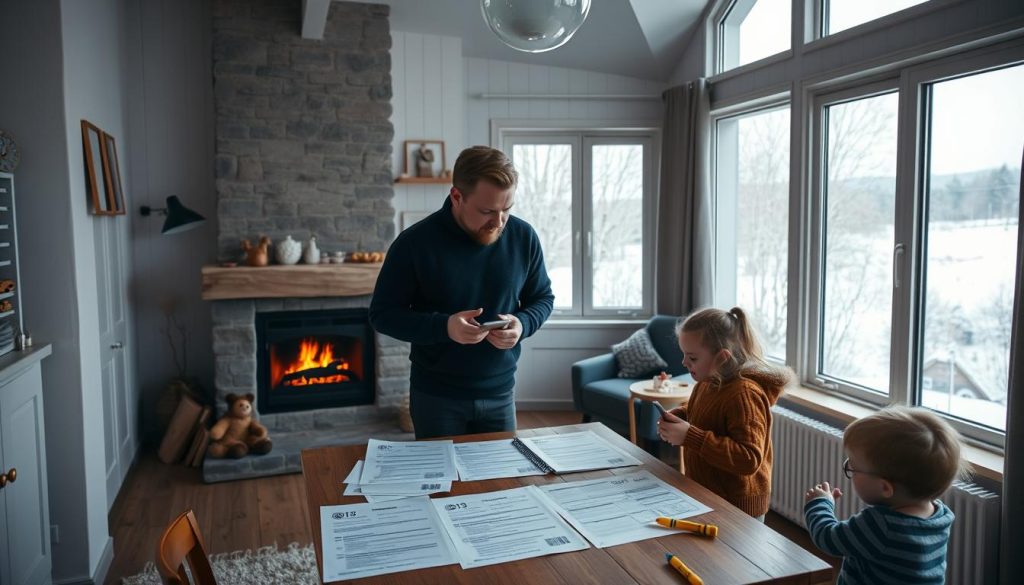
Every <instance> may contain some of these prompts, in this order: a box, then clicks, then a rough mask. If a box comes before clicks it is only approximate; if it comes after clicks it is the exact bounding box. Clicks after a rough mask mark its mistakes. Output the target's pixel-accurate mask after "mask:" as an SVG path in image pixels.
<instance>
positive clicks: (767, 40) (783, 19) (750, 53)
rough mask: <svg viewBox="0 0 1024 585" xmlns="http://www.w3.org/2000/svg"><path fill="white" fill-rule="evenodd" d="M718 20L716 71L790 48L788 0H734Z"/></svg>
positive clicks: (732, 67)
mask: <svg viewBox="0 0 1024 585" xmlns="http://www.w3.org/2000/svg"><path fill="white" fill-rule="evenodd" d="M724 6H725V8H724V10H723V11H722V13H721V16H720V17H719V18H718V19H717V20H716V23H717V29H718V30H717V38H718V42H717V46H718V62H717V66H716V68H715V71H716V73H722V72H723V71H728V70H730V69H735V68H736V67H740V66H742V65H746V64H747V63H753V62H754V61H758V60H760V59H764V58H765V57H770V56H772V55H775V54H777V53H781V52H783V51H786V50H787V49H789V48H790V43H791V40H790V21H791V19H792V4H791V2H790V0H735V1H734V2H732V3H727V4H725V5H724Z"/></svg>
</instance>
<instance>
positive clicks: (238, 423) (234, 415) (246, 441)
mask: <svg viewBox="0 0 1024 585" xmlns="http://www.w3.org/2000/svg"><path fill="white" fill-rule="evenodd" d="M255 399H256V397H255V396H253V395H252V393H249V394H245V395H242V396H239V395H237V394H228V395H227V396H226V397H225V400H226V401H227V403H228V410H227V412H225V413H224V416H222V417H221V418H220V420H219V421H217V424H215V425H213V428H212V429H210V447H209V448H208V449H207V454H209V455H210V456H211V457H216V458H222V457H233V458H235V459H238V458H241V457H245V456H246V455H247V454H248V453H253V454H255V455H264V454H266V453H270V449H271V448H272V447H273V446H274V444H273V442H271V440H270V437H268V436H267V427H265V426H263V425H261V424H260V423H258V422H256V421H255V420H253V418H252V401H253V400H255Z"/></svg>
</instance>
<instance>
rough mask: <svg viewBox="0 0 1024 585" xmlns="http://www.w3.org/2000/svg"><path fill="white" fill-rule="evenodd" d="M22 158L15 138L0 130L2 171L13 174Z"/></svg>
mask: <svg viewBox="0 0 1024 585" xmlns="http://www.w3.org/2000/svg"><path fill="white" fill-rule="evenodd" d="M20 158H21V153H20V151H19V150H18V144H17V143H16V142H14V137H12V136H11V135H10V134H7V133H6V132H4V131H3V130H0V171H4V172H8V173H13V172H14V169H15V167H17V166H18V160H19V159H20Z"/></svg>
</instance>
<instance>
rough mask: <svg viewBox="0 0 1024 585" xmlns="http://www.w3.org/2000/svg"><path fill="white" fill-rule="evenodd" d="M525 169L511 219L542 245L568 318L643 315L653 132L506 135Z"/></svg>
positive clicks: (559, 308) (647, 304)
mask: <svg viewBox="0 0 1024 585" xmlns="http://www.w3.org/2000/svg"><path fill="white" fill-rule="evenodd" d="M502 136H503V141H502V147H503V148H504V150H505V152H507V153H509V154H510V155H511V156H512V161H513V162H514V163H515V165H516V168H517V169H518V171H519V175H520V180H519V188H518V190H517V195H516V204H515V207H514V210H513V213H514V214H515V215H518V216H519V217H521V218H522V219H524V220H526V221H528V222H529V223H530V224H531V225H532V226H533V227H534V229H536V230H537V233H538V235H539V237H540V240H541V245H542V246H543V248H544V257H545V263H546V264H547V270H548V274H549V275H550V276H551V281H552V288H553V290H554V293H555V314H556V315H562V316H612V315H617V316H646V315H650V314H651V307H652V300H651V299H652V288H653V287H652V282H653V216H654V214H653V205H654V168H655V165H654V161H655V160H656V158H655V157H656V154H655V153H654V152H653V147H652V145H653V144H654V141H653V139H652V135H651V133H649V132H645V133H643V134H638V133H613V132H607V133H599V132H584V131H577V132H564V131H557V132H556V131H551V132H544V131H515V130H503V131H502Z"/></svg>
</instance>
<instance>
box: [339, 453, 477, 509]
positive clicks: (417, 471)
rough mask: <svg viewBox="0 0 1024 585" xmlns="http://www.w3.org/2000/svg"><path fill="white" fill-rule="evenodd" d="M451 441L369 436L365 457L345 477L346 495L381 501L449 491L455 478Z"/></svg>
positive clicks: (456, 477) (456, 476)
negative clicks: (385, 438)
mask: <svg viewBox="0 0 1024 585" xmlns="http://www.w3.org/2000/svg"><path fill="white" fill-rule="evenodd" d="M458 478H459V476H458V471H457V469H456V467H455V450H454V449H453V448H452V442H451V441H423V442H399V441H379V440H377V439H370V442H369V444H367V446H366V461H365V462H364V461H358V462H356V465H355V467H353V468H352V471H351V472H349V474H348V477H346V478H345V484H346V486H345V492H344V495H346V496H363V497H365V498H366V501H367V502H371V503H373V502H385V501H389V500H396V499H400V498H407V497H410V496H418V495H425V494H435V493H438V492H449V491H451V489H452V481H454V480H456V479H458Z"/></svg>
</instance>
